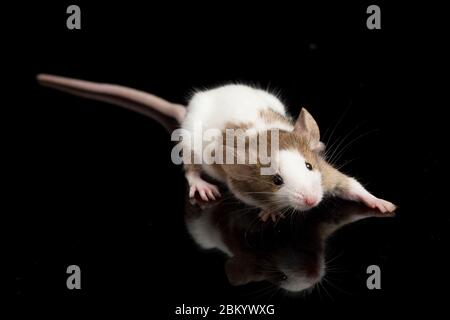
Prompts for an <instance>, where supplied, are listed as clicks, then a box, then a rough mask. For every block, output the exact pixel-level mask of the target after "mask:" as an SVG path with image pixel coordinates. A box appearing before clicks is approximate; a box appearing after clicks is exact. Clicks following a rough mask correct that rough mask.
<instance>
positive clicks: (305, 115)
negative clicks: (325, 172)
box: [294, 108, 325, 151]
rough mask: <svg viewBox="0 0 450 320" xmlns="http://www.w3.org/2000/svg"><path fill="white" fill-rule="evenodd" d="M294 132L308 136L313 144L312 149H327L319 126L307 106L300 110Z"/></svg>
mask: <svg viewBox="0 0 450 320" xmlns="http://www.w3.org/2000/svg"><path fill="white" fill-rule="evenodd" d="M294 132H295V133H297V134H298V135H300V136H303V137H306V138H307V139H308V141H309V143H310V145H311V149H313V150H315V151H323V150H324V149H325V145H324V144H323V143H322V142H321V141H320V130H319V126H318V125H317V122H316V120H314V118H313V116H312V115H311V114H310V113H309V112H308V110H306V108H302V111H300V114H299V116H298V118H297V121H296V122H295V126H294Z"/></svg>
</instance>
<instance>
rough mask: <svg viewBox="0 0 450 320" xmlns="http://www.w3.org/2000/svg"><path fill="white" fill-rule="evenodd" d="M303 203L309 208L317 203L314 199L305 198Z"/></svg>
mask: <svg viewBox="0 0 450 320" xmlns="http://www.w3.org/2000/svg"><path fill="white" fill-rule="evenodd" d="M304 201H305V204H306V205H307V206H310V207H312V206H314V205H316V203H317V200H316V198H314V197H305V200H304Z"/></svg>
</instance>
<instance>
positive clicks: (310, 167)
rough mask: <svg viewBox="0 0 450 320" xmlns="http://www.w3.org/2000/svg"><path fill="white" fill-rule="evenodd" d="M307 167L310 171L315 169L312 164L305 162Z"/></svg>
mask: <svg viewBox="0 0 450 320" xmlns="http://www.w3.org/2000/svg"><path fill="white" fill-rule="evenodd" d="M305 166H306V168H307V169H308V170H309V171H311V170H312V169H313V167H312V165H311V163H309V162H305Z"/></svg>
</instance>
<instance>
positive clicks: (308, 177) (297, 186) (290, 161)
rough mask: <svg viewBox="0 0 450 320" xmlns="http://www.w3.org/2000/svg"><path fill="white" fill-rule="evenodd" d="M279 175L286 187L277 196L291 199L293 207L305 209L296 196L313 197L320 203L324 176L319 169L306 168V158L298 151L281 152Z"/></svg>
mask: <svg viewBox="0 0 450 320" xmlns="http://www.w3.org/2000/svg"><path fill="white" fill-rule="evenodd" d="M278 170H279V174H280V175H281V177H282V178H283V181H284V185H283V186H282V187H281V188H280V190H278V192H277V194H279V195H280V197H282V198H284V199H286V198H287V199H289V201H290V202H292V203H291V205H292V206H293V207H297V208H298V209H305V208H303V207H302V206H301V205H299V203H298V201H296V198H295V194H296V193H300V194H302V195H303V196H304V197H312V198H314V199H317V200H318V201H320V200H321V199H322V197H323V189H322V176H321V174H320V172H319V171H318V170H317V169H314V168H313V170H312V171H310V170H308V168H306V164H305V158H304V157H303V156H302V155H301V154H300V152H299V151H297V150H281V151H280V153H279V158H278Z"/></svg>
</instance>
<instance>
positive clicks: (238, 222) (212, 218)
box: [185, 195, 392, 292]
mask: <svg viewBox="0 0 450 320" xmlns="http://www.w3.org/2000/svg"><path fill="white" fill-rule="evenodd" d="M224 199H225V200H222V201H220V202H216V203H214V204H211V205H209V206H208V207H203V208H201V207H200V206H198V205H196V204H192V203H190V202H189V201H187V204H186V213H185V221H186V226H187V229H188V231H189V233H190V235H191V236H192V238H193V239H194V241H195V242H196V243H197V245H198V246H200V247H201V248H203V249H218V250H220V251H222V252H223V253H224V254H225V255H226V256H227V259H226V262H225V272H226V275H227V277H228V280H229V282H230V284H231V285H235V286H236V285H244V284H247V283H250V282H256V281H269V282H271V283H272V284H274V285H276V286H278V287H280V288H283V289H285V290H287V291H291V292H300V291H302V290H305V289H308V288H311V287H313V286H314V285H315V284H316V283H317V282H319V281H320V280H321V279H322V277H323V276H324V275H325V272H326V270H325V253H324V252H325V250H324V249H325V240H326V239H327V238H328V237H329V236H330V235H331V234H332V233H333V232H335V231H336V230H337V229H339V228H340V227H342V226H344V225H347V224H349V223H352V222H355V221H357V220H360V219H364V218H368V217H387V216H386V215H384V214H381V213H380V212H379V211H377V210H373V209H370V208H367V207H366V206H364V205H361V204H358V203H354V202H347V201H338V202H335V201H333V203H326V204H324V205H323V206H320V207H318V208H315V209H313V210H310V211H308V212H306V213H295V214H292V215H289V216H287V217H285V218H284V219H280V220H279V221H278V222H276V223H272V222H262V221H261V220H260V219H259V218H258V210H254V209H252V208H249V207H247V206H245V205H244V204H242V203H240V202H239V201H237V200H236V199H234V198H233V197H232V196H231V195H227V196H225V197H224ZM391 216H392V215H391Z"/></svg>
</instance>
